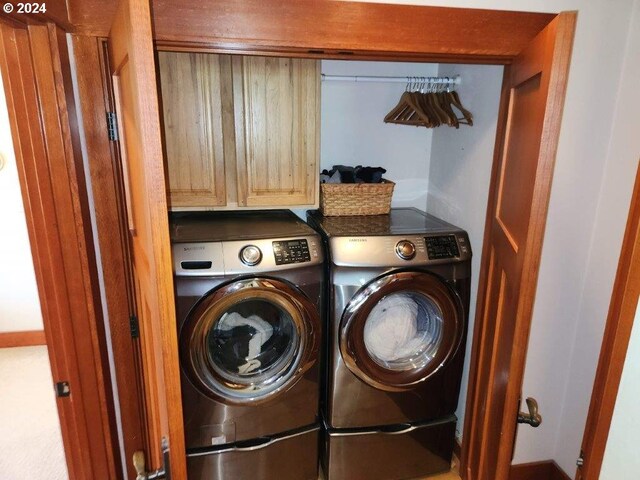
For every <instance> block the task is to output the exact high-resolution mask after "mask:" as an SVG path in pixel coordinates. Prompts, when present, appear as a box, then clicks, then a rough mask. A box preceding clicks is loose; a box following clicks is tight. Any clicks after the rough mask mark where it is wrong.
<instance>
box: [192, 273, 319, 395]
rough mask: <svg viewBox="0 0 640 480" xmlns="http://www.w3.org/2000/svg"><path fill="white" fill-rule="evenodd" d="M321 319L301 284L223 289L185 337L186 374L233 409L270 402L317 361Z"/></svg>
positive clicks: (250, 282) (241, 283)
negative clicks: (299, 285)
mask: <svg viewBox="0 0 640 480" xmlns="http://www.w3.org/2000/svg"><path fill="white" fill-rule="evenodd" d="M319 330H320V319H319V315H318V311H317V309H316V308H315V307H314V305H313V304H312V303H311V302H310V301H309V300H308V299H307V298H306V296H305V295H304V294H303V293H302V292H300V291H299V290H298V289H297V288H295V287H294V286H292V285H290V284H288V283H285V282H283V281H279V280H273V279H261V278H249V279H243V280H238V281H236V282H233V283H230V284H227V285H225V286H223V287H220V288H217V289H215V290H213V291H212V292H210V293H209V294H208V295H206V296H205V297H204V298H203V299H202V300H201V301H200V302H199V303H198V304H197V305H196V306H195V307H194V308H193V310H192V311H191V312H190V313H189V315H188V317H187V319H186V321H185V323H184V325H183V327H182V330H181V332H180V356H181V360H182V362H181V364H182V368H183V370H184V372H185V374H186V375H187V376H188V377H189V379H190V380H191V381H192V383H193V384H194V385H196V386H197V387H198V389H199V390H200V391H201V392H202V393H204V394H205V395H207V396H210V397H212V398H215V399H217V400H222V401H224V402H225V403H231V404H246V403H255V402H260V401H266V400H269V399H271V398H273V397H274V396H276V395H277V394H278V393H280V392H283V391H286V390H287V389H289V388H291V387H292V386H293V385H294V384H295V383H296V382H297V381H298V380H299V378H300V377H301V376H302V375H303V374H304V373H305V372H306V371H307V370H308V369H309V368H310V367H311V366H312V365H313V364H314V363H315V361H316V359H317V355H318V343H319V338H318V337H319Z"/></svg>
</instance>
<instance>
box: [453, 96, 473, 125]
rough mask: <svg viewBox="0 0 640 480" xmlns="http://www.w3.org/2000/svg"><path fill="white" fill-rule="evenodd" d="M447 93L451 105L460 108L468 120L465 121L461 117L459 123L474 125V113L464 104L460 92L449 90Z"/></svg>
mask: <svg viewBox="0 0 640 480" xmlns="http://www.w3.org/2000/svg"><path fill="white" fill-rule="evenodd" d="M446 94H447V99H448V101H449V106H453V107H455V108H456V109H458V110H459V111H460V113H462V116H463V117H464V119H465V120H466V122H463V121H462V119H459V123H461V124H463V125H469V126H473V114H472V113H471V112H470V111H469V110H467V109H466V108H464V107H463V106H462V102H461V101H460V97H459V96H458V92H456V91H455V90H447V92H446Z"/></svg>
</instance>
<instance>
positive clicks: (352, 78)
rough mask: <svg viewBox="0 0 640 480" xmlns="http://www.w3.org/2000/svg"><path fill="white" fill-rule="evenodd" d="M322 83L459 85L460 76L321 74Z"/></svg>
mask: <svg viewBox="0 0 640 480" xmlns="http://www.w3.org/2000/svg"><path fill="white" fill-rule="evenodd" d="M322 81H332V82H333V81H337V82H379V83H411V82H418V83H430V84H432V85H433V84H449V85H460V82H461V79H460V75H456V76H454V77H421V76H419V75H410V76H406V77H379V76H366V75H326V74H324V73H323V74H322Z"/></svg>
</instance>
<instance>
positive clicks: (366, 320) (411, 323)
mask: <svg viewBox="0 0 640 480" xmlns="http://www.w3.org/2000/svg"><path fill="white" fill-rule="evenodd" d="M463 333H464V310H463V307H462V302H461V300H460V297H459V296H458V295H457V294H456V293H455V292H454V291H453V290H452V289H451V288H450V287H449V286H448V285H447V284H446V283H445V282H444V280H442V279H441V278H440V277H437V276H436V275H433V274H429V273H423V272H397V273H392V274H388V275H385V276H383V277H380V278H378V279H376V280H374V281H373V282H371V283H369V284H367V285H365V286H364V287H363V288H361V289H360V290H359V291H358V292H356V294H355V295H354V296H353V298H352V299H351V301H350V302H349V304H348V305H347V308H346V309H345V311H344V313H343V316H342V321H341V323H340V352H341V355H342V358H343V360H344V363H345V364H346V366H347V367H348V368H349V369H350V370H351V371H352V372H353V373H354V374H355V375H356V376H357V377H358V378H360V379H361V380H363V381H364V382H366V383H368V384H369V385H371V386H374V387H376V388H378V389H381V390H387V391H399V390H407V389H410V388H412V386H414V385H416V384H417V383H419V382H422V381H424V380H426V379H428V378H429V377H430V376H432V375H434V374H435V373H436V372H438V371H439V370H440V369H441V368H442V367H443V366H444V365H446V363H447V362H448V361H449V360H450V359H451V357H453V355H454V354H455V353H456V352H457V350H458V348H459V346H460V343H461V340H462V337H463Z"/></svg>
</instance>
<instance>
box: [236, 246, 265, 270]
mask: <svg viewBox="0 0 640 480" xmlns="http://www.w3.org/2000/svg"><path fill="white" fill-rule="evenodd" d="M240 260H241V261H242V263H244V264H245V265H247V266H249V267H253V266H254V265H257V264H259V263H260V262H261V261H262V252H261V251H260V249H259V248H258V247H256V246H255V245H247V246H246V247H242V250H240Z"/></svg>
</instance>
